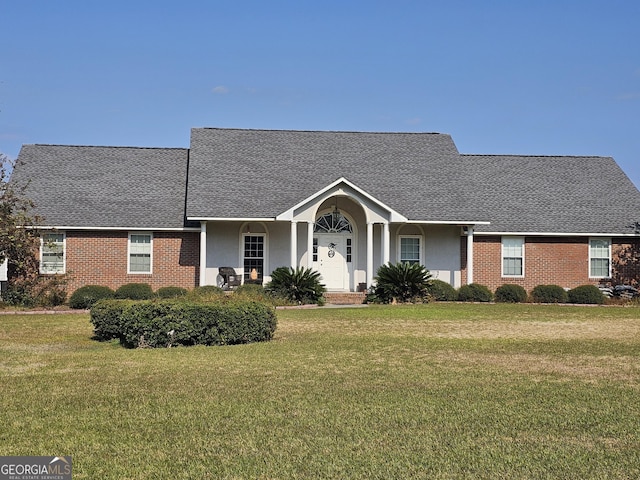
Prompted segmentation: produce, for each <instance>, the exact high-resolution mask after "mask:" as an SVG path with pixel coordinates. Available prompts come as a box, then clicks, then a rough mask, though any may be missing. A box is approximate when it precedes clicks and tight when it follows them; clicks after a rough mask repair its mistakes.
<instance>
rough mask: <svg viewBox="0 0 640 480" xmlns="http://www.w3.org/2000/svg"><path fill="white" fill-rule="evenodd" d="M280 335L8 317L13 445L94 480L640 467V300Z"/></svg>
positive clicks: (299, 324)
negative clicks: (148, 339)
mask: <svg viewBox="0 0 640 480" xmlns="http://www.w3.org/2000/svg"><path fill="white" fill-rule="evenodd" d="M278 318H279V320H278V322H279V323H278V330H277V331H276V337H275V339H274V340H273V341H271V342H268V343H261V344H251V345H239V346H230V347H190V348H174V349H163V350H148V349H141V350H125V349H123V348H121V347H120V346H119V345H118V344H117V343H113V342H111V343H99V342H95V341H93V340H91V334H92V330H91V325H90V323H89V321H88V315H83V314H80V315H79V314H71V315H65V314H58V315H0V382H1V384H2V388H1V389H0V400H1V407H2V408H1V410H0V425H1V426H2V427H1V428H0V455H72V457H73V462H74V478H76V479H82V478H84V479H96V478H100V479H195V478H198V479H200V478H203V479H204V478H229V479H241V478H264V479H272V478H277V479H285V478H363V479H364V478H367V479H369V478H380V479H382V478H385V479H388V478H403V479H404V478H447V479H449V478H474V479H475V478H518V479H521V478H535V479H544V478H549V479H552V478H553V479H557V478H572V479H574V478H598V479H602V478H619V479H626V478H639V477H640V402H639V401H638V398H639V394H640V310H639V309H638V308H636V307H634V308H623V307H563V306H553V305H466V304H429V305H421V306H372V307H368V308H360V309H346V308H345V309H328V308H327V309H312V310H310V309H304V310H282V311H278Z"/></svg>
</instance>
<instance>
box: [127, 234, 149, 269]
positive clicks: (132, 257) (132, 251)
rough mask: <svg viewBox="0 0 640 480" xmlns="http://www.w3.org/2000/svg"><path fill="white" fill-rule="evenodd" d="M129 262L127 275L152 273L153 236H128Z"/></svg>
mask: <svg viewBox="0 0 640 480" xmlns="http://www.w3.org/2000/svg"><path fill="white" fill-rule="evenodd" d="M128 254H129V261H128V269H127V273H152V271H153V270H152V268H153V234H151V233H130V234H129V253H128Z"/></svg>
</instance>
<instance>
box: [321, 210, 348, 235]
mask: <svg viewBox="0 0 640 480" xmlns="http://www.w3.org/2000/svg"><path fill="white" fill-rule="evenodd" d="M313 231H314V232H315V233H353V229H352V228H351V223H349V220H347V219H346V217H345V216H344V215H342V214H341V213H340V212H331V213H327V214H325V215H322V216H321V217H319V218H318V220H316V224H315V226H314V228H313Z"/></svg>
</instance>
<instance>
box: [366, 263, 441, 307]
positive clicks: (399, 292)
mask: <svg viewBox="0 0 640 480" xmlns="http://www.w3.org/2000/svg"><path fill="white" fill-rule="evenodd" d="M375 281H376V286H375V289H374V294H373V295H372V296H369V298H368V299H367V300H368V301H374V302H381V303H393V302H426V301H428V299H429V286H430V285H431V274H430V273H429V271H428V270H427V269H426V268H425V267H424V266H422V265H420V264H418V263H408V262H398V263H396V264H393V263H388V264H386V265H381V266H380V268H378V271H377V272H376V277H375Z"/></svg>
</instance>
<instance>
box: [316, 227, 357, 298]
mask: <svg viewBox="0 0 640 480" xmlns="http://www.w3.org/2000/svg"><path fill="white" fill-rule="evenodd" d="M315 238H316V239H317V245H318V254H317V262H314V263H315V269H316V270H317V271H318V272H320V275H322V283H323V284H324V285H325V286H326V288H327V290H348V289H349V268H348V265H347V252H348V249H347V243H348V242H349V241H350V240H349V238H350V237H348V236H346V235H337V234H316V236H315Z"/></svg>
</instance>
